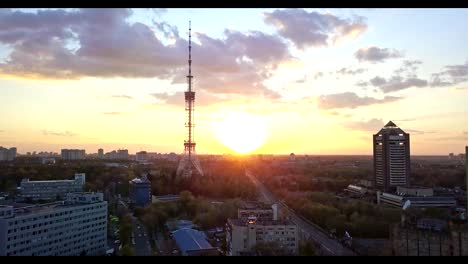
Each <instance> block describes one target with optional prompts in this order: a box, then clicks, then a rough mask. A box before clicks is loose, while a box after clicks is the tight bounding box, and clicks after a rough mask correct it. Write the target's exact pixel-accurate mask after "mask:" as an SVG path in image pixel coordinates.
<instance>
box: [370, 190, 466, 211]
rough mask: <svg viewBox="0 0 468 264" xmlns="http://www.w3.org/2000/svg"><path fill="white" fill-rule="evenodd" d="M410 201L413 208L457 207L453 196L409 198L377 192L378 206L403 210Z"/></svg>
mask: <svg viewBox="0 0 468 264" xmlns="http://www.w3.org/2000/svg"><path fill="white" fill-rule="evenodd" d="M408 200H409V201H410V202H411V207H421V208H428V207H442V208H451V207H456V206H457V201H456V199H455V197H453V196H407V195H397V194H390V193H380V192H377V203H378V204H384V205H388V206H392V207H399V208H402V207H403V205H404V204H405V202H406V201H408Z"/></svg>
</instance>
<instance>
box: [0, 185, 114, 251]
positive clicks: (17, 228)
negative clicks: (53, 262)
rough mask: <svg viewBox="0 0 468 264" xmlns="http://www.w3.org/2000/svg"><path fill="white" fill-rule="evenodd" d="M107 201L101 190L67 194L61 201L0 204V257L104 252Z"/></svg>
mask: <svg viewBox="0 0 468 264" xmlns="http://www.w3.org/2000/svg"><path fill="white" fill-rule="evenodd" d="M106 239H107V202H106V201H104V200H103V195H102V193H69V194H67V199H66V200H65V201H61V202H55V203H49V204H42V205H33V206H22V207H21V206H19V207H15V206H0V256H77V255H81V254H86V255H87V256H90V255H104V254H105V251H106V241H107V240H106Z"/></svg>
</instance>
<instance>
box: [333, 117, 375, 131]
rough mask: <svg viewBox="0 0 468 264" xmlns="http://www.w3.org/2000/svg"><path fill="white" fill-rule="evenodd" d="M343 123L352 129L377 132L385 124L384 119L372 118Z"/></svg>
mask: <svg viewBox="0 0 468 264" xmlns="http://www.w3.org/2000/svg"><path fill="white" fill-rule="evenodd" d="M341 125H342V126H343V127H345V128H348V129H350V130H357V131H365V132H377V131H378V130H379V129H381V128H382V127H383V126H384V122H383V120H382V119H377V118H372V119H369V120H367V121H366V120H363V121H350V122H343V123H341Z"/></svg>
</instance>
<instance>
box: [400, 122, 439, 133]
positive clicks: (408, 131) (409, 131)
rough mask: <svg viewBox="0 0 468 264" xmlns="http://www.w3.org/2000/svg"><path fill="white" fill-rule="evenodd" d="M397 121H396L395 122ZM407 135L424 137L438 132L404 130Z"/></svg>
mask: <svg viewBox="0 0 468 264" xmlns="http://www.w3.org/2000/svg"><path fill="white" fill-rule="evenodd" d="M395 121H396V120H395ZM403 130H404V131H405V132H407V133H412V134H416V135H424V134H434V133H436V131H421V130H416V129H403Z"/></svg>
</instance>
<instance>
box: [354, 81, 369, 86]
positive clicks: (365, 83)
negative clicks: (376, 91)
mask: <svg viewBox="0 0 468 264" xmlns="http://www.w3.org/2000/svg"><path fill="white" fill-rule="evenodd" d="M356 85H357V86H359V87H367V86H368V85H369V83H368V82H365V81H362V80H361V81H358V82H357V83H356Z"/></svg>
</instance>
